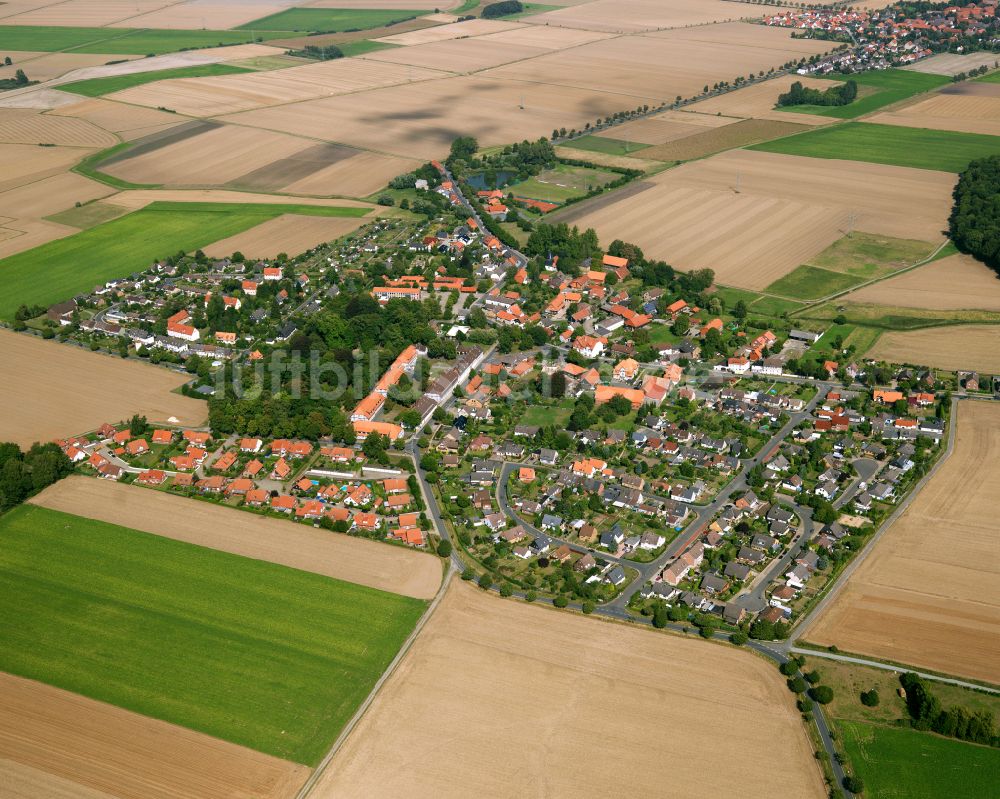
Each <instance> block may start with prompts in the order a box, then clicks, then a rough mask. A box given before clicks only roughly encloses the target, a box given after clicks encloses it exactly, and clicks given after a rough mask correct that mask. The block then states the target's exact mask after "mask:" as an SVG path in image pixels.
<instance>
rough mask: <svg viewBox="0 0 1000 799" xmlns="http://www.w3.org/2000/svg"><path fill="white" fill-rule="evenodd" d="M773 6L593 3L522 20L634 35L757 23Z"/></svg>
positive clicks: (666, 0) (642, 0) (685, 0)
mask: <svg viewBox="0 0 1000 799" xmlns="http://www.w3.org/2000/svg"><path fill="white" fill-rule="evenodd" d="M775 10H776V9H775V8H774V7H773V6H765V5H751V4H749V3H727V2H722V1H721V0H595V2H593V3H582V4H580V5H574V6H570V7H568V8H561V9H559V10H557V11H548V12H546V13H544V14H534V15H532V16H530V17H525V18H524V21H525V22H527V23H530V24H534V25H555V26H561V27H567V28H584V29H586V30H596V31H609V32H612V33H636V32H639V31H651V30H658V29H661V28H683V27H686V26H689V25H704V24H705V23H708V22H728V21H730V20H740V19H760V18H761V17H762V16H764V15H765V14H772V13H774V12H775Z"/></svg>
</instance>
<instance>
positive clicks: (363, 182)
mask: <svg viewBox="0 0 1000 799" xmlns="http://www.w3.org/2000/svg"><path fill="white" fill-rule="evenodd" d="M353 152H354V153H355V154H353V155H350V156H349V157H347V158H345V159H344V160H342V161H337V162H336V163H333V164H330V165H329V166H325V167H322V168H320V169H317V170H316V171H315V172H313V173H312V174H309V175H306V176H305V177H303V178H300V179H298V180H296V181H294V182H293V183H288V184H287V185H285V186H282V187H280V188H281V190H282V191H284V192H287V193H289V194H314V195H319V196H324V197H329V196H334V195H340V196H346V197H367V196H368V195H370V194H374V193H375V192H376V191H378V190H379V189H382V188H385V186H386V185H387V184H388V183H389V181H390V180H392V179H393V178H394V177H396V176H397V175H402V174H404V173H406V172H412V171H413V170H414V169H416V168H418V167H419V166H420V162H419V161H415V160H413V159H410V158H399V157H397V156H394V155H382V154H381V153H367V152H364V151H362V150H355V151H353Z"/></svg>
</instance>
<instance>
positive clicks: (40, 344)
mask: <svg viewBox="0 0 1000 799" xmlns="http://www.w3.org/2000/svg"><path fill="white" fill-rule="evenodd" d="M0 350H2V351H3V353H4V356H5V358H6V363H7V368H8V369H9V370H10V372H11V374H16V375H17V380H3V381H0V407H3V408H5V409H7V412H5V413H4V414H3V416H2V417H0V441H14V442H16V443H17V444H20V445H21V446H23V447H28V446H30V445H31V444H33V443H34V442H36V441H52V440H54V439H56V438H66V437H67V436H71V435H76V434H78V433H83V432H86V431H88V430H96V429H97V428H98V427H100V426H101V425H102V424H103V423H104V422H117V421H120V420H123V419H128V418H130V417H131V416H132V415H133V414H135V413H138V414H142V415H145V416H147V417H148V418H149V420H150V421H155V422H167V421H170V420H171V419H174V420H176V423H177V424H185V425H200V424H202V423H204V421H205V418H206V417H207V416H208V409H207V407H206V406H205V403H204V402H202V401H201V400H196V399H192V398H190V397H185V396H183V395H182V394H180V393H176V392H175V389H177V388H178V387H179V386H180V385H181V384H182V383H184V382H185V381H186V379H187V377H186V376H185V375H180V374H176V373H174V372H170V371H168V370H166V369H162V368H158V367H155V366H150V365H148V364H145V363H140V362H138V361H134V360H122V359H121V358H112V357H110V356H107V355H99V354H97V353H95V352H88V351H87V350H83V349H80V348H79V347H72V346H69V345H64V344H57V343H56V342H54V341H43V340H42V339H40V338H36V337H35V336H30V335H27V334H22V333H12V332H11V331H9V330H2V329H0Z"/></svg>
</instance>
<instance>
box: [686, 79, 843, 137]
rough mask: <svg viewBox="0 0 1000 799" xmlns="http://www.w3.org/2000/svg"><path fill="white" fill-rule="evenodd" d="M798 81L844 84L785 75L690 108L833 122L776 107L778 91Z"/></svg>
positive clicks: (809, 122) (826, 86)
mask: <svg viewBox="0 0 1000 799" xmlns="http://www.w3.org/2000/svg"><path fill="white" fill-rule="evenodd" d="M796 81H798V82H799V83H801V84H802V85H803V86H805V87H806V88H807V89H829V88H830V87H831V86H839V85H840V83H839V82H837V81H829V80H820V79H818V78H809V77H804V76H802V75H782V76H780V77H777V78H772V79H771V80H767V81H764V82H763V83H755V84H753V85H752V86H745V87H744V88H742V89H737V90H736V91H734V92H726V93H725V94H722V95H719V96H718V97H710V98H709V99H707V100H701V101H699V102H697V103H694V104H693V105H691V106H688V109H689V110H690V111H692V112H695V113H699V114H722V115H723V116H734V117H749V118H753V119H775V120H783V121H785V122H795V123H798V124H800V125H829V124H830V122H831V121H832V120H831V119H830V118H828V117H822V116H816V115H814V114H798V113H793V112H789V111H776V110H775V108H774V105H775V103H777V102H778V95H779V94H784V93H785V92H787V91H788V89H789V88H790V87H791V85H792V84H793V83H795V82H796Z"/></svg>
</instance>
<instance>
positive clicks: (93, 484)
mask: <svg viewBox="0 0 1000 799" xmlns="http://www.w3.org/2000/svg"><path fill="white" fill-rule="evenodd" d="M31 502H32V503H33V504H36V505H41V506H43V507H46V508H52V509H54V510H61V511H65V512H66V513H73V514H76V515H77V516H84V517H86V518H88V519H98V520H100V521H105V522H110V523H112V524H121V525H127V526H128V527H132V528H135V529H137V530H142V531H144V532H147V533H153V534H154V535H160V536H163V537H165V538H173V539H175V540H177V541H186V542H187V543H190V544H197V545H198V546H203V547H208V548H210V549H218V550H221V551H223V552H231V553H233V554H236V555H242V556H244V557H247V558H254V559H255V560H266V561H269V562H271V563H280V564H282V565H284V566H290V567H291V568H293V569H300V570H302V571H307V572H312V573H314V574H322V575H325V576H327V577H333V578H334V579H337V580H347V581H349V582H352V583H357V584H359V585H366V586H368V587H370V588H378V589H380V590H382V591H391V592H393V593H395V594H402V595H403V596H411V597H417V598H418V599H430V598H431V597H433V596H434V594H436V593H437V590H438V587H439V586H440V585H441V561H440V560H439V559H438V558H437V557H435V556H433V555H428V554H427V553H425V552H418V551H416V550H413V549H407V548H404V547H397V546H390V545H389V544H380V543H378V542H377V541H369V540H368V539H365V538H352V537H351V536H348V535H341V534H338V533H330V532H328V531H326V530H321V529H319V528H315V527H308V526H306V525H304V524H295V523H293V522H289V521H287V520H285V519H275V518H267V517H264V516H258V515H256V514H252V513H244V512H243V511H239V510H235V509H233V508H224V507H222V506H221V505H213V504H209V503H207V502H199V501H197V500H194V499H185V498H184V497H178V496H176V495H173V494H166V493H164V492H162V491H153V490H151V489H145V488H139V487H137V486H131V485H125V484H118V483H111V482H108V481H107V480H98V479H96V478H89V477H82V476H79V475H77V476H71V477H68V478H66V479H64V480H61V481H59V482H58V483H56V484H54V485H51V486H49V487H48V488H47V489H45V490H44V491H43V492H42V493H41V494H38V495H37V496H35V497H34V498H33V499H32V500H31Z"/></svg>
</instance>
